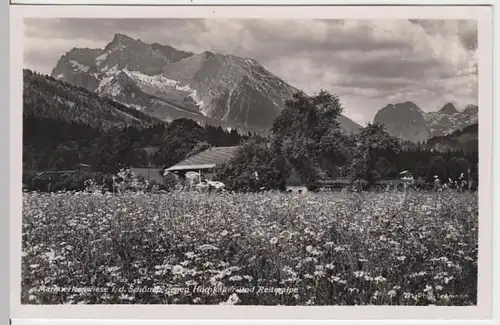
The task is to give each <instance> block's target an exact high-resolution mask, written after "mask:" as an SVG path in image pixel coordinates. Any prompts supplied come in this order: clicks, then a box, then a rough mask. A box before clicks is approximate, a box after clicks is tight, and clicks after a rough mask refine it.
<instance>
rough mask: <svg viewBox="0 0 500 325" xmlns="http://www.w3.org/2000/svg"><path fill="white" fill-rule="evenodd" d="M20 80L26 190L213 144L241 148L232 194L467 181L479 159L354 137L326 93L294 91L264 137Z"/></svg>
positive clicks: (367, 130)
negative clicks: (291, 182)
mask: <svg viewBox="0 0 500 325" xmlns="http://www.w3.org/2000/svg"><path fill="white" fill-rule="evenodd" d="M24 77H25V84H24V107H23V167H24V170H25V171H27V172H26V174H27V176H26V177H25V180H26V182H27V183H32V182H30V181H29V177H30V175H33V173H32V172H37V171H47V170H53V171H64V170H74V169H75V168H77V166H78V164H80V163H84V164H88V165H90V171H89V172H90V173H91V174H88V175H86V176H81V175H80V176H75V175H73V176H71V177H72V178H73V179H74V181H72V182H70V181H67V180H66V183H68V182H69V183H68V184H66V183H65V184H66V185H65V186H67V187H68V188H78V187H79V186H80V185H79V184H83V182H84V178H85V177H90V176H94V177H98V178H100V179H102V178H103V177H105V176H106V175H108V176H109V175H112V174H116V173H117V172H118V171H119V170H120V169H121V168H123V167H130V166H133V167H148V166H154V167H157V168H159V169H160V168H162V167H169V166H171V165H174V164H175V163H178V162H180V161H182V160H183V159H185V158H187V157H189V156H191V155H193V154H196V153H198V152H200V151H202V150H205V149H207V148H209V147H211V146H234V145H241V146H240V149H239V150H238V152H237V154H236V156H235V157H234V159H232V160H231V161H230V162H228V163H227V164H224V165H221V166H218V167H217V170H216V177H217V178H218V179H219V180H221V181H223V182H224V183H225V184H226V185H227V186H228V188H230V189H234V190H242V189H245V190H259V189H261V188H269V189H271V188H274V189H284V187H285V186H286V183H287V180H288V179H289V177H290V175H291V174H292V173H295V174H298V176H299V178H300V179H301V181H302V182H303V183H304V184H305V185H307V186H308V187H309V188H310V189H312V190H314V189H316V188H317V187H318V181H320V180H325V179H339V178H340V179H349V180H351V181H355V180H364V181H366V182H367V183H369V184H373V183H376V182H377V181H379V180H383V179H390V178H395V177H397V176H398V174H399V172H401V171H402V170H410V171H411V172H412V173H413V174H414V175H415V177H420V178H423V179H426V180H430V179H431V178H432V177H433V176H434V175H439V177H440V178H442V179H443V180H445V179H447V178H449V176H450V177H452V178H455V177H457V175H460V174H462V173H463V171H464V170H467V171H468V170H472V173H471V174H470V175H472V177H475V179H477V168H474V166H476V167H477V153H474V152H472V153H471V152H467V153H465V152H462V151H448V152H444V153H443V152H436V151H433V150H429V149H428V148H426V146H425V145H420V144H419V145H409V144H407V143H404V142H402V141H400V140H398V139H396V138H394V137H391V136H390V135H389V134H388V133H387V132H386V131H385V129H384V127H383V126H382V125H379V124H368V125H367V126H366V127H364V128H362V129H361V130H360V132H359V133H356V134H348V133H345V132H343V131H342V130H341V129H340V125H339V122H338V117H339V116H340V114H341V113H342V111H343V107H342V105H341V104H340V100H339V98H338V96H336V95H333V94H330V93H328V92H326V91H321V92H320V93H318V94H316V95H314V96H306V95H305V94H304V93H302V92H299V93H297V94H295V95H294V96H293V98H291V99H290V100H288V101H287V102H286V105H285V109H284V110H283V111H282V112H281V114H280V115H279V116H278V117H277V118H276V119H275V121H274V123H273V126H272V130H271V134H270V135H269V136H267V137H265V138H264V137H262V136H259V135H258V134H252V133H248V134H245V135H243V134H240V133H239V132H238V131H237V130H230V131H229V130H225V129H223V128H222V127H220V126H217V127H215V126H211V125H205V126H201V125H199V124H198V123H196V122H195V121H193V120H190V119H185V118H181V119H177V120H174V121H172V122H170V123H166V122H163V121H159V120H157V119H155V118H152V117H149V116H147V115H145V114H144V113H142V112H136V111H134V112H130V111H131V110H132V109H130V108H128V107H126V106H124V105H122V104H119V103H115V102H113V101H111V100H110V99H106V98H101V97H99V96H98V95H96V94H94V93H91V92H88V91H87V90H85V89H83V88H81V87H75V86H72V85H69V84H66V83H62V82H60V81H58V80H55V79H54V78H51V77H47V76H42V75H38V74H33V73H31V72H30V71H25V75H24ZM117 111H119V112H121V113H117ZM122 113H126V114H125V115H124V114H122ZM129 113H130V114H129ZM131 114H133V115H131ZM130 116H132V117H133V118H130ZM443 161H444V162H443ZM431 174H432V175H431ZM466 174H467V175H469V173H466ZM31 177H32V176H31Z"/></svg>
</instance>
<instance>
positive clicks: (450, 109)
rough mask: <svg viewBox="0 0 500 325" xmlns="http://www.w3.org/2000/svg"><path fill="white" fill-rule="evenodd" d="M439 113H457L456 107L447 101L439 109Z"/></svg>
mask: <svg viewBox="0 0 500 325" xmlns="http://www.w3.org/2000/svg"><path fill="white" fill-rule="evenodd" d="M439 113H442V114H450V115H451V114H456V113H458V109H457V108H456V107H455V105H453V104H452V103H447V104H445V105H444V106H443V107H442V108H441V109H440V110H439Z"/></svg>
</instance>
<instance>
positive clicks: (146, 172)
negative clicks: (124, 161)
mask: <svg viewBox="0 0 500 325" xmlns="http://www.w3.org/2000/svg"><path fill="white" fill-rule="evenodd" d="M130 170H131V171H132V173H134V175H136V176H142V177H144V179H147V180H152V179H155V180H157V181H159V182H163V176H162V172H161V169H160V168H133V167H132V168H130Z"/></svg>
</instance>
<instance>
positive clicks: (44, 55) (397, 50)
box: [24, 18, 478, 124]
mask: <svg viewBox="0 0 500 325" xmlns="http://www.w3.org/2000/svg"><path fill="white" fill-rule="evenodd" d="M115 33H123V34H127V35H129V36H131V37H134V38H139V39H141V40H142V41H144V42H147V43H153V42H158V43H162V44H168V45H172V46H174V47H176V48H179V49H182V50H187V51H193V52H202V51H204V50H211V51H214V52H221V53H225V54H234V55H238V56H242V57H250V58H254V59H256V60H257V61H259V62H260V63H261V64H262V65H264V66H265V67H266V68H267V69H269V70H270V71H271V72H273V73H274V74H276V75H278V76H279V77H281V78H283V79H284V80H286V81H287V82H289V83H290V84H292V85H293V86H295V87H297V88H299V89H302V90H304V91H306V92H308V93H314V92H318V91H319V90H321V89H326V90H328V91H330V92H333V93H336V94H338V95H339V96H340V99H341V102H342V103H343V104H344V106H345V107H346V111H345V113H346V115H347V116H350V117H352V118H353V119H355V120H356V121H358V122H361V123H363V124H364V122H366V121H368V120H371V119H372V118H373V116H374V114H375V113H376V111H377V110H378V109H379V108H381V107H383V106H385V105H386V104H388V103H391V102H392V103H394V102H397V101H403V100H412V101H414V102H415V103H417V104H418V105H419V106H421V108H422V109H424V110H437V109H439V108H440V106H442V105H444V104H445V103H446V102H448V101H451V102H453V103H454V104H456V105H457V106H458V107H464V106H466V105H467V104H477V60H478V58H477V55H476V50H477V47H478V42H477V39H478V38H477V23H476V22H475V21H468V20H404V19H399V20H305V19H295V20H255V19H253V20H252V19H247V20H206V19H86V18H78V19H75V18H69V19H33V18H30V19H26V20H25V31H24V35H25V65H26V66H27V67H30V68H33V69H36V70H39V71H40V72H44V73H50V71H51V69H52V68H53V67H54V66H55V64H56V62H57V60H58V59H59V57H60V56H61V55H62V54H64V53H65V52H67V51H69V50H70V49H71V48H73V47H91V48H98V47H99V48H104V47H105V46H106V44H107V43H109V42H110V41H111V40H112V38H113V35H114V34H115Z"/></svg>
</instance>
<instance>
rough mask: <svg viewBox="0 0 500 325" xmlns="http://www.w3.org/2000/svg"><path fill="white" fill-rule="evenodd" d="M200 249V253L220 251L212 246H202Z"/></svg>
mask: <svg viewBox="0 0 500 325" xmlns="http://www.w3.org/2000/svg"><path fill="white" fill-rule="evenodd" d="M198 249H199V250H200V251H209V250H214V251H216V250H219V249H218V248H217V247H215V246H214V245H210V244H205V245H201V246H200V247H198Z"/></svg>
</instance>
